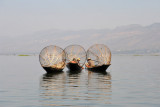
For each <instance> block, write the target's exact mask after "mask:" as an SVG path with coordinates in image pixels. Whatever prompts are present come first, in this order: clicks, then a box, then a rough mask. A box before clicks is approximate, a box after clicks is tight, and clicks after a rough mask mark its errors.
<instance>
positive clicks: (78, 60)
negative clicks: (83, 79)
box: [77, 58, 84, 69]
mask: <svg viewBox="0 0 160 107" xmlns="http://www.w3.org/2000/svg"><path fill="white" fill-rule="evenodd" d="M80 60H81V59H80V58H77V63H78V65H79V66H80V67H81V68H82V69H84V68H83V67H82V66H81V65H80V63H79V62H80Z"/></svg>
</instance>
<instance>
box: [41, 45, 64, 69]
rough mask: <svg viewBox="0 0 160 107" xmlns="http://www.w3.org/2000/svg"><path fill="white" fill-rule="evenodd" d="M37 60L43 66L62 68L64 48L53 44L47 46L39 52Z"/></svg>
mask: <svg viewBox="0 0 160 107" xmlns="http://www.w3.org/2000/svg"><path fill="white" fill-rule="evenodd" d="M39 61H40V64H41V66H42V67H43V68H44V67H51V68H55V69H63V68H64V67H65V53H64V50H63V49H61V48H60V47H58V46H54V45H50V46H47V47H45V48H43V49H42V51H41V52H40V54H39Z"/></svg>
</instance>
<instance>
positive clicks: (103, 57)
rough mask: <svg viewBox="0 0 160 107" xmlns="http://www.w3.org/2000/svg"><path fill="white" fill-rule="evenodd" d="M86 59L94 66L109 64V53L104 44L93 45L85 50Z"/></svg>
mask: <svg viewBox="0 0 160 107" xmlns="http://www.w3.org/2000/svg"><path fill="white" fill-rule="evenodd" d="M88 58H90V59H91V60H92V61H94V64H95V66H100V65H106V64H110V62H111V51H110V49H109V48H108V47H107V46H106V45H104V44H95V45H92V46H91V47H90V48H89V49H88V50H87V59H88Z"/></svg>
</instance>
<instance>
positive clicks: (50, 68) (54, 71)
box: [43, 67, 63, 73]
mask: <svg viewBox="0 0 160 107" xmlns="http://www.w3.org/2000/svg"><path fill="white" fill-rule="evenodd" d="M43 68H44V69H45V70H46V72H47V73H57V72H62V70H63V69H57V68H52V67H43Z"/></svg>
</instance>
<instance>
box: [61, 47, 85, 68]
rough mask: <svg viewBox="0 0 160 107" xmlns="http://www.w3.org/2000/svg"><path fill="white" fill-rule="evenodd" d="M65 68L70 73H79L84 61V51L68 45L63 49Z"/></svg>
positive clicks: (81, 48)
mask: <svg viewBox="0 0 160 107" xmlns="http://www.w3.org/2000/svg"><path fill="white" fill-rule="evenodd" d="M64 52H65V56H66V63H67V64H66V66H67V68H68V69H69V70H70V71H80V70H82V68H83V65H84V64H85V61H86V51H85V49H84V48H83V47H82V46H80V45H70V46H67V47H66V48H65V49H64Z"/></svg>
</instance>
